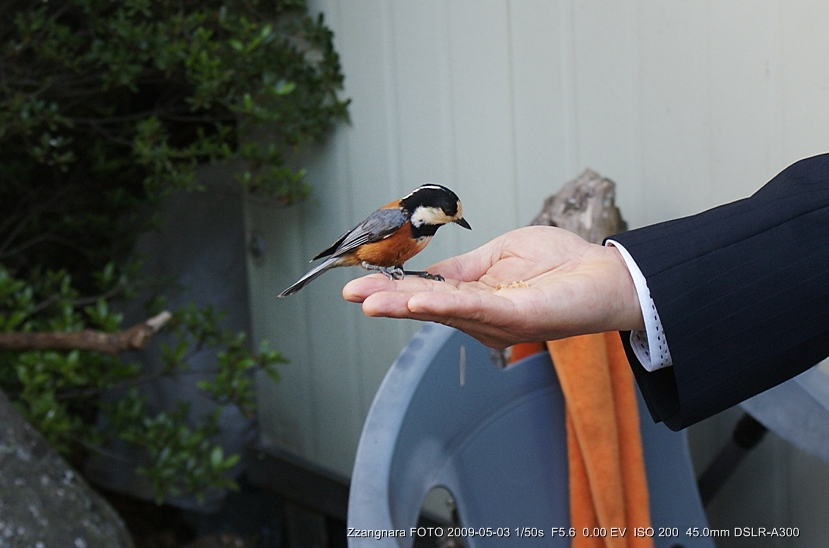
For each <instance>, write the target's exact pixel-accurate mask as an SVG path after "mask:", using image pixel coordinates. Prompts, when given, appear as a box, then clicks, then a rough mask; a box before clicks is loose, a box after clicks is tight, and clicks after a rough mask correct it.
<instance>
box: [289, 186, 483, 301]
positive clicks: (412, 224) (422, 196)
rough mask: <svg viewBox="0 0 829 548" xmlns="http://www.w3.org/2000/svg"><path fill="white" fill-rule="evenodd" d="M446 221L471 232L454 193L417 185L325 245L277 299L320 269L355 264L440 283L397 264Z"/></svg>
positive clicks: (436, 277) (396, 276) (414, 252)
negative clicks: (330, 243)
mask: <svg viewBox="0 0 829 548" xmlns="http://www.w3.org/2000/svg"><path fill="white" fill-rule="evenodd" d="M447 223H456V224H458V225H460V226H462V227H464V228H466V229H469V230H471V229H472V227H470V226H469V223H467V222H466V220H465V219H464V218H463V211H462V209H461V201H460V199H458V196H457V194H455V193H454V192H452V191H451V190H449V189H448V188H446V187H444V186H441V185H436V184H434V183H427V184H425V185H421V186H419V187H417V188H416V189H415V190H414V191H413V192H412V193H411V194H409V195H408V196H404V197H403V198H400V199H399V200H395V201H393V202H391V203H388V204H386V205H384V206H383V207H381V208H380V209H378V210H377V211H375V212H374V213H372V214H371V215H369V216H368V218H367V219H366V220H365V221H363V222H362V223H360V224H358V225H357V226H355V227H354V228H352V229H351V230H349V231H348V232H346V233H345V234H343V235H342V236H340V238H339V239H338V240H337V241H336V242H334V243H333V244H332V245H331V247H329V248H328V249H326V250H325V251H323V252H321V253H320V254H319V255H317V256H316V257H314V258H313V259H311V260H312V261H316V260H317V259H321V258H322V257H328V258H327V259H326V260H325V261H324V262H322V263H320V264H319V265H317V266H315V267H314V268H312V269H311V270H309V271H308V272H307V273H306V274H305V275H304V276H303V277H301V278H300V279H299V280H297V281H296V283H294V284H293V285H292V286H291V287H289V288H288V289H286V290H285V291H283V292H282V293H280V294H279V296H280V297H286V296H288V295H291V294H293V293H296V292H297V291H299V290H300V289H302V288H303V287H305V284H307V283H308V282H310V281H311V280H314V279H315V278H317V277H318V276H319V275H320V274H322V273H323V272H325V271H326V270H329V269H331V268H335V267H338V266H356V265H360V266H362V267H363V268H365V269H366V270H376V271H379V272H382V273H383V274H385V275H386V276H388V277H389V279H395V280H399V279H401V278H403V277H404V276H407V275H411V276H420V277H422V278H429V279H434V280H440V281H443V278H442V277H441V276H439V275H432V274H429V273H428V272H421V271H407V270H403V263H405V262H406V261H407V260H409V259H411V258H412V257H414V256H415V255H417V254H418V253H420V251H421V250H423V248H424V247H426V244H428V243H429V241H430V240H431V239H432V236H434V235H435V232H437V230H438V228H440V227H441V226H443V225H445V224H447Z"/></svg>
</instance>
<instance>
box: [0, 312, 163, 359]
mask: <svg viewBox="0 0 829 548" xmlns="http://www.w3.org/2000/svg"><path fill="white" fill-rule="evenodd" d="M170 318H171V314H170V313H169V312H167V311H166V310H165V311H164V312H162V313H160V314H158V315H157V316H153V317H152V318H150V319H148V320H145V321H143V322H141V323H139V324H138V325H134V326H132V327H130V328H129V329H126V330H124V331H119V332H118V333H104V332H102V331H95V330H92V329H84V330H82V331H53V332H38V333H14V332H10V333H0V349H2V350H17V351H25V350H92V351H95V352H103V353H104V354H112V355H115V354H120V353H121V352H126V351H127V350H140V349H142V348H144V347H145V346H146V345H147V343H148V342H150V339H151V338H152V336H153V335H155V334H156V333H157V332H158V330H159V329H161V328H162V327H163V326H164V324H166V323H167V322H168V321H170Z"/></svg>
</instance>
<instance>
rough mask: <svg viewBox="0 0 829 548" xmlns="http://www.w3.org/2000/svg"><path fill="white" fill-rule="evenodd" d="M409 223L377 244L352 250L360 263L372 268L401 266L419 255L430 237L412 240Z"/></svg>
mask: <svg viewBox="0 0 829 548" xmlns="http://www.w3.org/2000/svg"><path fill="white" fill-rule="evenodd" d="M411 233H412V230H411V225H410V223H406V224H404V225H403V226H402V227H400V229H399V230H397V231H396V232H395V233H394V234H392V235H391V236H389V237H388V238H386V239H384V240H380V241H379V242H374V243H370V244H364V245H361V246H360V247H358V248H357V249H355V250H354V256H355V258H357V259H358V260H359V261H360V262H362V261H365V262H367V263H368V264H372V265H374V266H401V265H402V264H403V263H405V262H406V261H408V260H409V259H411V258H412V257H414V256H415V255H417V254H418V253H420V252H421V251H422V250H423V248H424V247H426V244H428V243H429V240H431V239H432V238H431V237H426V238H419V239H417V240H415V239H413V238H412V236H411Z"/></svg>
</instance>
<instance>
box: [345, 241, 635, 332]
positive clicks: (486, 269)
mask: <svg viewBox="0 0 829 548" xmlns="http://www.w3.org/2000/svg"><path fill="white" fill-rule="evenodd" d="M428 270H429V272H431V273H432V274H440V275H442V276H443V277H444V278H445V279H446V281H445V282H439V281H435V280H427V279H423V278H415V277H407V278H404V279H402V280H389V279H388V278H387V277H385V276H382V275H378V274H372V275H369V276H364V277H362V278H357V279H356V280H352V281H351V282H349V283H348V284H346V286H345V287H344V288H343V297H344V298H345V299H346V300H348V301H351V302H357V303H362V305H363V312H364V313H365V314H366V315H368V316H386V317H391V318H411V319H415V320H423V321H433V322H439V323H442V324H446V325H449V326H452V327H455V328H457V329H460V330H461V331H464V332H465V333H468V334H469V335H471V336H472V337H474V338H476V339H478V340H479V341H481V342H482V343H483V344H485V345H487V346H490V347H493V348H504V347H507V346H510V345H512V344H515V343H519V342H532V341H546V340H553V339H559V338H563V337H569V336H573V335H579V334H585V333H599V332H603V331H612V330H631V329H643V328H644V322H643V320H642V312H641V310H640V307H639V301H638V299H637V296H636V290H635V287H634V285H633V280H632V279H631V277H630V273H629V271H628V269H627V267H626V266H625V263H624V260H623V259H622V256H621V254H620V253H619V251H618V250H617V249H615V248H614V247H612V246H600V245H596V244H591V243H588V242H587V241H585V240H583V239H582V238H580V237H579V236H577V235H575V234H573V233H571V232H568V231H566V230H562V229H559V228H553V227H541V226H533V227H527V228H521V229H517V230H513V231H511V232H507V233H506V234H503V235H501V236H499V237H497V238H495V239H494V240H492V241H490V242H488V243H487V244H484V245H483V246H481V247H479V248H478V249H475V250H473V251H471V252H469V253H466V254H463V255H459V256H457V257H453V258H451V259H447V260H445V261H442V262H439V263H437V264H435V265H434V266H432V267H431V268H429V269H428Z"/></svg>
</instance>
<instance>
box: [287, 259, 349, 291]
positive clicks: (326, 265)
mask: <svg viewBox="0 0 829 548" xmlns="http://www.w3.org/2000/svg"><path fill="white" fill-rule="evenodd" d="M340 260H341V258H340V257H329V258H328V259H326V260H325V261H323V262H321V263H320V264H318V265H317V266H315V267H314V268H312V269H311V270H309V271H308V272H306V273H305V274H304V275H303V276H302V277H301V278H300V279H298V280H297V281H295V282H294V283H293V284H291V286H290V287H288V288H287V289H286V290H285V291H283V292H282V293H280V294H279V297H280V298H281V297H287V296H288V295H293V294H294V293H296V292H297V291H299V290H300V289H302V288H303V287H305V286H306V284H308V283H310V282H312V281H313V280H315V279H317V278H318V277H319V276H321V275H322V273H323V272H325V271H326V270H328V269H331V268H334V267H336V266H340Z"/></svg>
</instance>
